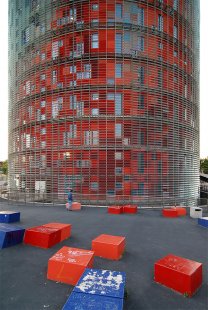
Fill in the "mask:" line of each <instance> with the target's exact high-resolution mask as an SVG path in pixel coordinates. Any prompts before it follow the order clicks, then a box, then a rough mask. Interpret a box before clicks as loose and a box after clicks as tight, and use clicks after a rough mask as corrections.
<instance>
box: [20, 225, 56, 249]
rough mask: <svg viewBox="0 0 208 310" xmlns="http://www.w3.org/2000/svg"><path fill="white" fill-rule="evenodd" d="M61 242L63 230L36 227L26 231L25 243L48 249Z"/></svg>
mask: <svg viewBox="0 0 208 310" xmlns="http://www.w3.org/2000/svg"><path fill="white" fill-rule="evenodd" d="M60 241H61V230H60V229H57V228H52V227H44V226H36V227H31V228H29V229H26V230H25V236H24V243H25V244H29V245H33V246H37V247H40V248H44V249H48V248H51V247H52V246H53V245H55V244H57V243H59V242H60Z"/></svg>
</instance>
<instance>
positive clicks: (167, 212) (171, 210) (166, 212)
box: [162, 208, 178, 217]
mask: <svg viewBox="0 0 208 310" xmlns="http://www.w3.org/2000/svg"><path fill="white" fill-rule="evenodd" d="M162 215H163V216H164V217H178V212H177V210H176V209H175V208H169V209H163V210H162Z"/></svg>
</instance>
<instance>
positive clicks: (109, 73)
mask: <svg viewBox="0 0 208 310" xmlns="http://www.w3.org/2000/svg"><path fill="white" fill-rule="evenodd" d="M9 6H10V9H9V29H10V40H9V42H10V46H9V50H10V51H11V53H9V79H10V90H9V96H10V100H9V111H10V113H9V184H10V191H9V197H10V198H11V199H17V200H18V199H19V200H20V201H26V200H29V201H50V202H51V201H52V202H57V201H60V202H63V201H65V200H66V194H67V189H68V188H73V190H74V195H75V196H76V197H75V199H77V200H78V201H80V202H81V203H83V204H94V205H108V204H109V201H110V202H112V203H113V204H121V203H122V204H123V203H131V204H134V203H135V204H138V205H141V206H142V205H150V206H154V205H156V204H157V205H160V204H161V203H163V204H164V205H167V201H169V200H171V204H174V203H177V204H179V203H187V205H195V204H196V200H197V198H198V186H199V169H198V162H199V38H200V36H199V26H198V25H199V0H191V1H186V0H180V1H173V0H169V1H159V0H158V1H156V0H141V1H138V0H122V1H117V0H96V1H95V2H93V1H88V0H85V1H83V0H70V1H67V0H60V1H58V0H54V1H52V0H44V1H40V0H33V1H29V0H28V1H14V0H10V1H9ZM20 12H21V14H20ZM14 16H15V18H14ZM17 30H18V31H17ZM14 68H15V70H14ZM17 193H18V195H17Z"/></svg>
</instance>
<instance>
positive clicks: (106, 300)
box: [62, 292, 123, 310]
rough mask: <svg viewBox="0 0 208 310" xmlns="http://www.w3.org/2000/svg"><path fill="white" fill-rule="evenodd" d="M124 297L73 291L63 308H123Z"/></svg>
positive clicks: (109, 309) (73, 309) (103, 309)
mask: <svg viewBox="0 0 208 310" xmlns="http://www.w3.org/2000/svg"><path fill="white" fill-rule="evenodd" d="M122 309H123V299H121V298H113V297H107V296H99V295H92V294H83V293H76V292H72V294H71V295H70V296H69V298H68V300H67V302H66V303H65V305H64V307H63V308H62V310H122Z"/></svg>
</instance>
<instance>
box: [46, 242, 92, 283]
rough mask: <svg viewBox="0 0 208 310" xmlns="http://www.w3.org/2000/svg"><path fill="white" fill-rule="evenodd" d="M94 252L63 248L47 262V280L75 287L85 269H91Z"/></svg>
mask: <svg viewBox="0 0 208 310" xmlns="http://www.w3.org/2000/svg"><path fill="white" fill-rule="evenodd" d="M93 261H94V252H93V251H89V250H83V249H77V248H70V247H66V246H64V247H63V248H61V249H60V250H59V251H58V252H57V253H56V254H54V255H53V256H52V257H51V258H50V259H49V261H48V273H47V278H48V279H49V280H53V281H58V282H62V283H67V284H71V285H76V284H77V282H78V281H79V279H80V277H81V276H82V274H83V272H84V271H85V269H86V268H92V267H93Z"/></svg>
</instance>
